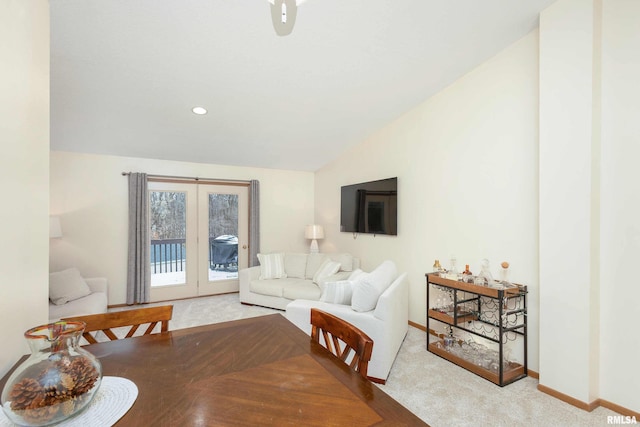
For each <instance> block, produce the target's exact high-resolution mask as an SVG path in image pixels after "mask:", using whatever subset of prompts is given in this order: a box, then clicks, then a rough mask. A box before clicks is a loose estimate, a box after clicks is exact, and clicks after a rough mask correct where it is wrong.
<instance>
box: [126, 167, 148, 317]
mask: <svg viewBox="0 0 640 427" xmlns="http://www.w3.org/2000/svg"><path fill="white" fill-rule="evenodd" d="M147 188H148V186H147V174H146V173H130V174H129V262H128V266H127V304H129V305H131V304H140V303H145V302H149V294H150V292H151V265H150V262H151V261H150V259H149V219H148V218H149V214H148V208H149V197H148V196H147Z"/></svg>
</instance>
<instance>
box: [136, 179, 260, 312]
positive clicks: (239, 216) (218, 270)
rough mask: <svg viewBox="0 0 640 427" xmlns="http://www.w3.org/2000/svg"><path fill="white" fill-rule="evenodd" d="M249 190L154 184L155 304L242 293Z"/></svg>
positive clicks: (151, 194) (152, 249) (151, 192)
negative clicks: (181, 299)
mask: <svg viewBox="0 0 640 427" xmlns="http://www.w3.org/2000/svg"><path fill="white" fill-rule="evenodd" d="M248 192H249V190H248V187H247V186H244V185H220V184H214V183H210V184H209V183H206V182H205V183H197V184H196V183H175V182H170V183H169V182H154V181H152V182H149V224H150V236H151V237H150V239H151V242H150V255H151V257H150V258H151V259H150V262H151V301H152V302H155V301H166V300H171V299H180V298H191V297H195V296H202V295H214V294H220V293H226V292H235V291H237V290H238V271H239V269H241V268H245V267H246V266H247V259H248V250H247V246H248V243H247V242H248V223H249V218H248V215H249V209H248V199H249V197H248Z"/></svg>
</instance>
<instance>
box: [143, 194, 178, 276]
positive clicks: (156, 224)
mask: <svg viewBox="0 0 640 427" xmlns="http://www.w3.org/2000/svg"><path fill="white" fill-rule="evenodd" d="M186 202H187V194H186V193H182V192H169V191H150V192H149V216H150V218H149V219H150V235H151V247H150V252H151V286H167V285H179V284H185V283H186V273H185V271H186V262H185V261H186V255H187V250H186V247H185V242H186V240H185V239H186V231H187V218H186V211H187V209H186Z"/></svg>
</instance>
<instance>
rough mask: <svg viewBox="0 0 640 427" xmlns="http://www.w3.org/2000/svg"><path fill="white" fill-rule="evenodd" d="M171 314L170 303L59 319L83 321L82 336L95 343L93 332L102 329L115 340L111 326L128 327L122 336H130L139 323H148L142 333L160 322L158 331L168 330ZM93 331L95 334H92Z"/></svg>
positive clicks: (151, 330) (148, 331) (171, 307)
mask: <svg viewBox="0 0 640 427" xmlns="http://www.w3.org/2000/svg"><path fill="white" fill-rule="evenodd" d="M172 315H173V306H172V305H163V306H159V307H147V308H136V309H133V310H123V311H112V312H109V313H102V314H90V315H87V316H75V317H66V318H64V319H61V320H65V321H74V322H84V323H85V324H86V327H85V328H84V333H83V334H82V336H83V337H84V339H86V340H87V341H88V342H89V344H95V343H97V342H98V341H97V340H96V338H95V334H97V333H98V331H102V332H103V333H104V334H105V335H106V336H107V337H108V338H109V339H110V340H112V341H113V340H117V339H118V337H117V336H116V334H115V333H114V332H113V331H112V330H111V329H112V328H121V327H128V326H130V327H131V328H130V329H129V331H128V332H127V335H126V336H125V337H124V338H131V337H132V336H133V335H134V334H135V333H136V331H137V330H138V328H139V327H140V326H141V325H145V324H149V326H148V327H147V329H146V330H145V332H144V334H143V335H149V334H151V332H153V329H154V328H155V327H156V325H157V324H158V323H160V324H161V326H160V331H161V332H166V331H168V330H169V320H171V316H172ZM92 332H93V333H95V334H92Z"/></svg>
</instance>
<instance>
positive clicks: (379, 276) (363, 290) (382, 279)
mask: <svg viewBox="0 0 640 427" xmlns="http://www.w3.org/2000/svg"><path fill="white" fill-rule="evenodd" d="M397 276H398V271H397V270H396V265H395V264H394V263H393V262H392V261H384V262H383V263H382V264H380V265H379V266H378V267H376V269H375V270H373V271H372V272H371V273H366V274H362V275H360V276H358V277H357V278H356V279H355V284H354V285H353V295H352V297H351V308H352V309H353V310H354V311H371V310H373V309H374V308H376V304H377V303H378V298H379V297H380V295H382V293H383V292H384V291H385V290H386V289H387V288H388V287H389V285H391V283H392V282H393V281H394V279H395V278H396V277H397Z"/></svg>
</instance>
